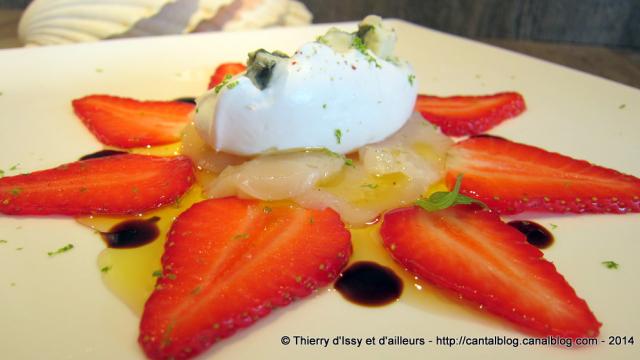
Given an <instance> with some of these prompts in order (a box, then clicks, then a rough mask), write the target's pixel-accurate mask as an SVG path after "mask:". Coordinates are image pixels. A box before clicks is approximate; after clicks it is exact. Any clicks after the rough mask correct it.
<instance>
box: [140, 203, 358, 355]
mask: <svg viewBox="0 0 640 360" xmlns="http://www.w3.org/2000/svg"><path fill="white" fill-rule="evenodd" d="M350 255H351V243H350V234H349V232H348V231H347V230H346V229H345V227H344V224H343V223H342V222H341V220H340V217H339V216H338V214H336V213H335V212H334V211H333V210H330V209H326V210H322V211H319V210H306V209H303V208H300V207H298V206H293V205H283V204H280V205H276V204H273V205H269V204H265V203H261V202H259V201H256V200H240V199H237V198H224V199H215V200H207V201H203V202H200V203H198V204H196V205H194V206H193V207H191V208H190V209H189V210H187V211H186V212H184V213H183V214H182V215H180V216H179V217H178V219H177V220H176V221H175V222H174V224H173V226H172V228H171V231H170V232H169V236H168V239H167V243H166V246H165V253H164V255H163V257H162V267H163V271H164V272H163V276H162V277H161V278H160V279H159V280H158V283H157V286H156V289H155V291H154V292H153V294H152V295H151V297H150V298H149V300H148V301H147V303H146V305H145V309H144V313H143V315H142V322H141V325H140V336H139V339H138V341H139V342H140V344H141V345H142V347H143V348H144V351H145V352H146V354H147V356H148V357H150V358H151V359H168V358H173V359H185V358H190V357H192V356H195V355H197V354H198V353H201V352H203V351H204V350H206V349H207V348H209V347H210V346H211V345H213V344H214V343H216V342H217V341H218V340H220V339H224V338H226V337H229V336H231V335H233V334H234V333H235V332H236V331H237V330H238V329H240V328H244V327H247V326H249V325H251V324H253V323H254V322H255V321H256V320H258V319H260V318H262V317H264V316H266V315H268V314H269V313H270V312H271V311H272V310H273V309H275V308H277V307H281V306H285V305H287V304H289V303H290V302H291V301H293V300H296V299H299V298H303V297H305V296H307V295H309V294H310V293H311V292H312V291H313V290H315V289H317V288H319V287H322V286H325V285H327V284H328V283H330V282H331V281H333V280H334V279H335V278H336V277H337V276H338V274H339V272H340V270H341V269H342V268H343V267H344V265H345V264H346V263H347V261H348V259H349V256H350Z"/></svg>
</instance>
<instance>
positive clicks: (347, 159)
mask: <svg viewBox="0 0 640 360" xmlns="http://www.w3.org/2000/svg"><path fill="white" fill-rule="evenodd" d="M322 152H324V153H325V154H327V155H329V156H331V157H335V158H339V159H343V160H344V164H345V165H346V166H351V167H355V165H354V164H353V160H351V159H349V158H348V157H346V156H344V155H340V154H338V153H337V152H335V151H331V150H329V149H327V148H322Z"/></svg>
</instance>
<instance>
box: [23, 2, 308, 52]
mask: <svg viewBox="0 0 640 360" xmlns="http://www.w3.org/2000/svg"><path fill="white" fill-rule="evenodd" d="M311 18H312V16H311V13H309V11H308V10H307V8H306V7H305V6H304V5H303V4H302V3H300V2H298V1H292V0H34V1H33V2H32V3H31V4H30V5H29V7H28V8H27V9H26V10H25V12H24V13H23V15H22V18H21V19H20V24H19V26H18V35H19V38H20V40H21V41H22V42H23V43H24V44H26V45H28V46H29V45H31V46H32V45H54V44H65V43H74V42H85V41H97V40H101V39H107V38H115V37H133V36H149V35H164V34H180V33H186V32H191V31H208V30H241V29H255V28H262V27H267V26H276V25H303V24H308V23H310V22H311Z"/></svg>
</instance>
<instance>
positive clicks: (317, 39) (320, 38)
mask: <svg viewBox="0 0 640 360" xmlns="http://www.w3.org/2000/svg"><path fill="white" fill-rule="evenodd" d="M316 41H317V42H319V43H320V44H324V45H329V41H328V40H327V39H326V38H325V37H324V36H318V37H317V38H316Z"/></svg>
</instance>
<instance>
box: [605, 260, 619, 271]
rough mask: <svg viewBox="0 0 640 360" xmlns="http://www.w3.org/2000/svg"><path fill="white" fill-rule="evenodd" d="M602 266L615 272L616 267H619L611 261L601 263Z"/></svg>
mask: <svg viewBox="0 0 640 360" xmlns="http://www.w3.org/2000/svg"><path fill="white" fill-rule="evenodd" d="M602 265H604V266H605V267H606V268H607V269H612V270H617V269H618V267H620V265H619V264H618V263H617V262H615V261H611V260H607V261H603V262H602Z"/></svg>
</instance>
